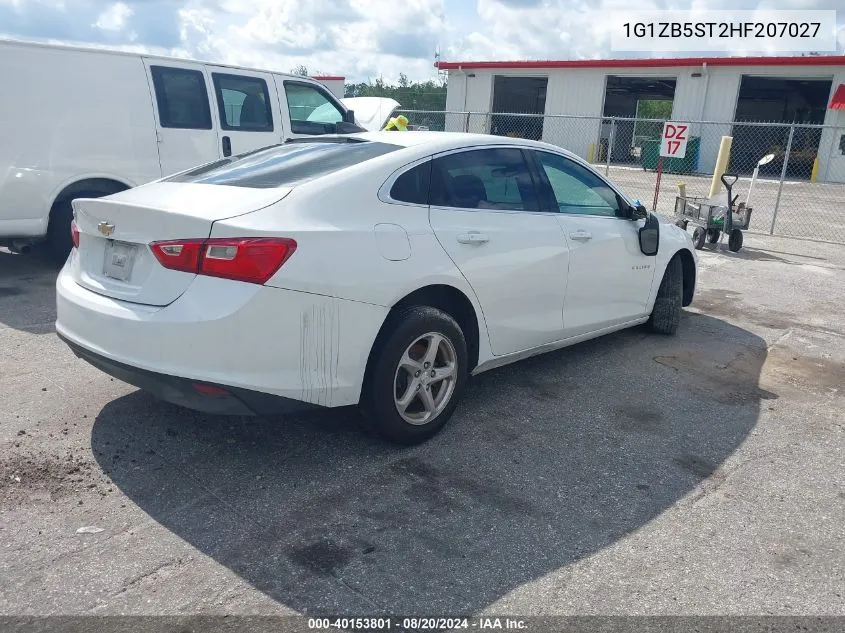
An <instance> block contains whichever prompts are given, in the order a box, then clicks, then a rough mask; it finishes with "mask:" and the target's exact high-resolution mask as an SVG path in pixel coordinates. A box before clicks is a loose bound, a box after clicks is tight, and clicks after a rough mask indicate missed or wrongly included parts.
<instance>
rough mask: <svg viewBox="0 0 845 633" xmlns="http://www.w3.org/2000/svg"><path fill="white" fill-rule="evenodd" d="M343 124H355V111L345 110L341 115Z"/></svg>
mask: <svg viewBox="0 0 845 633" xmlns="http://www.w3.org/2000/svg"><path fill="white" fill-rule="evenodd" d="M343 122H344V123H352V124H354V123H355V110H347V111H346V112H344V114H343Z"/></svg>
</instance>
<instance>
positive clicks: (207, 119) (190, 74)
mask: <svg viewBox="0 0 845 633" xmlns="http://www.w3.org/2000/svg"><path fill="white" fill-rule="evenodd" d="M144 67H145V68H146V71H147V78H148V80H149V82H150V86H151V90H152V93H153V95H154V102H155V105H156V139H157V141H158V155H159V164H160V165H161V175H162V176H169V175H171V174H174V173H176V172H179V171H182V170H184V169H189V168H191V167H194V166H196V165H201V164H203V163H207V162H209V161H212V160H215V159H217V158H219V156H220V154H219V152H218V149H217V142H218V139H217V130H216V129H215V126H214V123H213V119H212V116H211V107H210V105H209V92H210V91H209V86H208V83H207V78H206V75H205V72H204V69H203V67H202V65H201V64H194V63H190V62H171V61H167V62H162V61H159V60H155V59H147V58H145V59H144ZM130 150H131V148H130Z"/></svg>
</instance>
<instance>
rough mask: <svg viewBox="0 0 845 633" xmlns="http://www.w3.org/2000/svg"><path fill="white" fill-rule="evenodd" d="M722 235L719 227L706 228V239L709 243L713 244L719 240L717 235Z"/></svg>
mask: <svg viewBox="0 0 845 633" xmlns="http://www.w3.org/2000/svg"><path fill="white" fill-rule="evenodd" d="M721 235H722V232H721V231H720V230H719V229H708V230H707V241H708V242H710V243H711V244H715V243H716V242H718V241H719V237H720V236H721Z"/></svg>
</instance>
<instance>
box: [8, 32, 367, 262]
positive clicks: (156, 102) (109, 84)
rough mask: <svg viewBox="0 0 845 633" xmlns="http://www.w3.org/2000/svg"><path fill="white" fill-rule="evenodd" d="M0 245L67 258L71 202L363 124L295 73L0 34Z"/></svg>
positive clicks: (325, 91)
mask: <svg viewBox="0 0 845 633" xmlns="http://www.w3.org/2000/svg"><path fill="white" fill-rule="evenodd" d="M0 86H3V87H4V88H3V94H2V96H0V246H4V245H5V246H8V247H9V248H11V249H12V250H14V251H18V252H20V251H23V250H25V249H27V248H28V247H29V245H31V244H33V243H36V242H39V241H42V240H46V241H47V243H48V245H49V248H50V251H51V253H53V254H54V255H55V257H56V258H57V259H58V260H64V259H65V258H66V257H67V253H68V251H69V250H70V246H71V238H70V220H71V215H72V210H71V205H70V202H71V200H73V199H74V198H82V197H85V198H91V197H102V196H106V195H109V194H112V193H117V192H118V191H122V190H124V189H128V188H130V187H134V186H137V185H140V184H143V183H146V182H149V181H152V180H156V179H158V178H162V177H164V176H168V175H170V174H173V173H175V172H178V171H182V170H185V169H188V168H190V167H193V166H196V165H199V164H202V163H207V162H210V161H214V160H217V159H219V158H223V157H226V156H230V155H233V154H242V153H244V152H248V151H250V150H254V149H258V148H261V147H266V146H268V145H275V144H277V143H280V142H283V141H285V140H286V139H289V138H295V137H302V136H313V135H315V134H334V133H349V132H356V131H363V130H362V129H361V126H359V125H357V124H355V115H354V113H353V112H352V111H351V110H349V109H348V108H347V107H346V106H344V105H343V103H342V102H340V101H338V100H337V99H336V98H335V97H334V96H333V95H332V94H331V92H329V90H328V89H327V88H325V87H324V86H323V85H322V84H320V83H318V82H317V81H314V80H312V79H309V78H307V77H302V76H298V75H286V74H279V73H273V72H267V71H261V70H254V69H249V68H237V67H233V66H223V65H215V64H207V63H203V62H197V61H191V60H186V59H173V58H166V57H154V56H147V55H140V54H135V53H123V52H116V51H107V50H100V49H88V48H77V47H72V46H64V45H52V44H50V45H47V44H40V43H29V42H18V41H9V40H3V41H0Z"/></svg>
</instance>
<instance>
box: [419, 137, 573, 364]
mask: <svg viewBox="0 0 845 633" xmlns="http://www.w3.org/2000/svg"><path fill="white" fill-rule="evenodd" d="M537 185H538V182H537V174H536V173H532V171H531V170H530V169H529V166H528V163H527V161H526V156H525V154H524V152H523V151H522V150H521V149H519V148H517V147H502V146H498V147H487V148H481V149H472V150H462V151H457V152H451V153H447V154H442V155H438V156H436V157H435V158H434V160H433V161H432V175H431V187H430V207H429V219H430V223H431V228H432V229H433V230H434V233H435V235H436V236H437V239H438V241H439V242H440V244H441V245H442V246H443V248H444V249H445V251H446V252H447V253H448V254H449V257H451V259H452V261H454V263H455V265H456V266H457V267H458V268H459V269H460V271H461V273H463V275H464V277H466V279H467V281H468V282H469V284H470V285H471V286H472V289H473V290H474V291H475V294H476V296H477V297H478V300H479V302H480V304H481V308H482V310H483V313H484V319H485V321H486V323H487V330H488V332H489V334H490V343H491V347H492V349H493V353H494V354H495V355H497V356H499V355H503V354H510V353H512V352H518V351H521V350H526V349H530V348H534V347H538V346H540V345H543V344H545V343H550V342H553V341H556V340H558V339H560V338H561V336H562V328H563V316H562V314H563V299H564V296H565V292H566V278H567V269H568V266H569V250H568V247H567V243H566V239H565V238H564V236H563V231H562V229H561V226H560V225H559V224H558V222H557V215H558V214H557V213H556V212H546V211H543V210H541V209H540V204H539V196H538V191H537Z"/></svg>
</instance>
